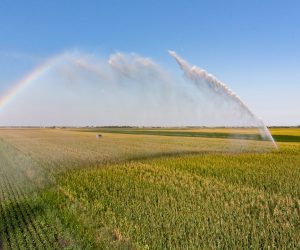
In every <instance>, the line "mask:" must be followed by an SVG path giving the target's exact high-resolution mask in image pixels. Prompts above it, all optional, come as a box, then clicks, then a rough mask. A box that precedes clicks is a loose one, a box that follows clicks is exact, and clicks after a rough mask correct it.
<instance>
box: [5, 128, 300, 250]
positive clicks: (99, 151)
mask: <svg viewBox="0 0 300 250" xmlns="http://www.w3.org/2000/svg"><path fill="white" fill-rule="evenodd" d="M99 133H100V134H101V135H102V136H101V137H99V138H97V137H96V135H98V134H99ZM271 133H272V134H273V136H274V138H275V140H276V141H277V144H278V146H279V149H278V150H276V149H275V148H274V147H273V146H272V145H271V144H270V143H269V142H266V141H262V140H261V139H260V138H259V136H256V135H255V131H253V130H252V129H242V128H241V129H229V128H223V129H221V128H220V129H209V128H207V129H204V128H202V129H200V128H194V129H192V128H189V129H159V128H157V129H149V128H148V129H146V128H145V129H137V128H136V129H133V128H122V129H121V128H102V129H78V130H76V129H0V249H299V248H300V185H299V183H300V128H274V129H271Z"/></svg>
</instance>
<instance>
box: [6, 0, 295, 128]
mask: <svg viewBox="0 0 300 250" xmlns="http://www.w3.org/2000/svg"><path fill="white" fill-rule="evenodd" d="M299 11H300V1H297V0H295V1H289V0H287V1H282V0H281V1H278V0H272V1H271V0H270V1H267V0H264V1H262V0H252V1H238V0H235V1H233V0H228V1H221V0H219V1H216V0H212V1H208V0H207V1H199V0H198V1H192V0H189V1H175V0H172V1H169V0H163V1H162V0H157V1H155V0H153V1H150V0H149V1H146V0H145V1H141V0H136V1H133V0H128V1H121V0H119V1H113V0H110V1H108V0H107V1H100V0H98V1H92V0H89V1H83V0H82V1H76V0H72V1H71V0H70V1H67V0H66V1H58V0H51V1H38V0H36V1H31V0H28V1H21V0H20V1H13V0H11V1H10V0H2V1H0V95H1V94H4V93H5V91H7V90H8V89H9V88H10V87H11V86H12V85H13V84H14V83H15V82H16V81H17V80H18V79H20V78H22V76H23V75H24V74H26V73H28V72H30V71H31V70H32V69H34V68H35V67H36V66H37V65H38V64H39V63H41V62H42V61H44V60H45V59H46V58H48V57H51V56H53V55H56V54H58V53H61V52H63V51H66V50H76V49H78V50H81V51H86V52H89V53H95V54H99V55H102V56H104V57H105V56H108V55H109V54H111V53H114V52H116V51H121V52H127V53H128V52H136V53H138V54H140V55H143V56H146V57H150V58H151V59H153V60H155V61H156V62H159V63H160V64H161V65H163V66H164V67H165V68H167V69H168V70H170V71H174V72H175V74H178V75H181V74H182V73H181V72H180V71H179V70H178V66H177V65H176V63H174V60H173V59H172V58H170V56H169V55H168V53H167V50H168V49H171V50H175V51H177V52H178V53H179V54H180V55H182V56H183V57H185V58H186V59H187V60H188V61H189V62H191V63H192V64H195V65H198V66H200V67H202V68H204V69H206V70H207V71H209V72H211V73H212V74H214V75H215V76H217V77H218V78H219V79H220V80H222V81H223V82H225V83H226V84H227V85H228V86H229V87H230V88H231V89H233V90H234V91H235V92H236V93H237V94H238V95H239V96H240V97H241V98H242V99H243V100H244V101H245V102H246V103H247V104H248V105H249V107H250V108H251V109H252V110H253V112H254V113H256V114H257V115H258V116H260V117H262V118H263V119H264V120H265V121H266V123H267V124H268V125H300V14H299Z"/></svg>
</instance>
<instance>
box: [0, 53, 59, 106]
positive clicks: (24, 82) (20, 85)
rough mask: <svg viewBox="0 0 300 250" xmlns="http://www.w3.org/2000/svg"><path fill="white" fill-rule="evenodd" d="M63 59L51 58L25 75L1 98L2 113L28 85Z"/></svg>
mask: <svg viewBox="0 0 300 250" xmlns="http://www.w3.org/2000/svg"><path fill="white" fill-rule="evenodd" d="M63 57H64V54H63V55H58V56H54V57H51V58H50V59H48V60H46V61H45V62H44V63H42V64H40V65H39V66H38V67H36V68H35V69H34V70H33V71H31V72H30V73H29V74H27V75H25V77H23V78H22V79H21V80H19V81H17V82H16V83H15V84H13V87H11V88H10V89H9V90H8V91H7V92H6V93H4V94H3V95H2V96H0V111H2V110H3V109H4V107H5V106H6V105H7V104H8V103H9V102H11V101H12V100H14V99H15V98H16V96H17V95H18V94H19V93H21V92H22V91H23V90H24V89H25V88H26V87H27V86H28V85H30V84H31V83H33V82H35V81H36V80H37V79H38V78H40V77H41V76H43V75H44V74H46V73H47V72H48V71H49V70H50V69H51V68H53V67H54V66H55V65H57V64H58V63H59V62H60V61H61V60H62V58H63Z"/></svg>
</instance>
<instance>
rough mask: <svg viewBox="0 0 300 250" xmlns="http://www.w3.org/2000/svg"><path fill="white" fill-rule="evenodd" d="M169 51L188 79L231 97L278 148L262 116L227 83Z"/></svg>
mask: <svg viewBox="0 0 300 250" xmlns="http://www.w3.org/2000/svg"><path fill="white" fill-rule="evenodd" d="M168 52H169V54H170V55H171V56H172V57H173V58H174V59H175V60H176V62H177V63H178V65H179V66H180V68H181V69H182V70H183V72H184V74H185V75H186V77H187V78H188V79H190V80H191V81H192V82H194V83H195V84H196V86H198V87H199V88H202V87H206V88H207V89H208V90H209V91H211V92H212V93H215V94H218V95H220V96H224V98H229V99H231V100H232V101H234V102H235V103H236V104H237V105H238V106H239V108H240V110H241V111H242V112H246V113H247V114H248V115H249V116H250V117H251V118H253V120H254V121H255V123H256V125H257V127H258V128H259V131H260V135H261V137H262V138H263V139H264V140H269V141H271V142H272V143H273V145H274V147H275V148H276V149H278V147H277V144H276V142H275V141H274V139H273V137H272V135H271V133H270V131H269V129H268V128H267V127H266V125H265V124H264V122H263V121H262V120H261V119H260V118H258V117H257V116H256V115H255V114H254V113H253V112H252V111H251V110H250V109H249V108H248V107H247V105H246V104H245V103H244V102H243V101H242V100H241V99H240V97H239V96H238V95H236V94H235V93H234V92H233V91H232V90H231V89H230V88H228V87H227V86H226V84H224V83H223V82H221V81H219V80H218V79H217V78H216V77H215V76H213V75H212V74H209V73H208V72H207V71H205V70H203V69H201V68H199V67H197V66H192V67H191V66H190V65H189V63H188V62H187V61H185V60H184V59H182V58H181V57H179V56H178V55H177V53H176V52H175V51H171V50H169V51H168ZM203 85H205V86H203Z"/></svg>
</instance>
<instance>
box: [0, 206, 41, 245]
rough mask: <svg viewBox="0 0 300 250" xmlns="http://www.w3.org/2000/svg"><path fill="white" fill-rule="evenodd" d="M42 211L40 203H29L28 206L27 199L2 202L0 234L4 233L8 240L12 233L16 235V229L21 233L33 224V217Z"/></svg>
mask: <svg viewBox="0 0 300 250" xmlns="http://www.w3.org/2000/svg"><path fill="white" fill-rule="evenodd" d="M43 213H44V212H43V208H42V207H41V206H40V205H38V204H31V205H30V206H29V204H28V202H27V201H18V202H9V203H3V204H2V207H1V213H0V218H1V228H0V235H5V236H6V237H7V240H10V239H9V238H10V237H11V236H12V235H15V237H17V234H18V231H19V232H20V233H22V235H23V234H24V232H25V231H26V230H28V226H29V225H33V221H34V220H35V218H36V217H37V216H39V215H42V214H43ZM33 228H35V226H33ZM23 236H24V235H23Z"/></svg>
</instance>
